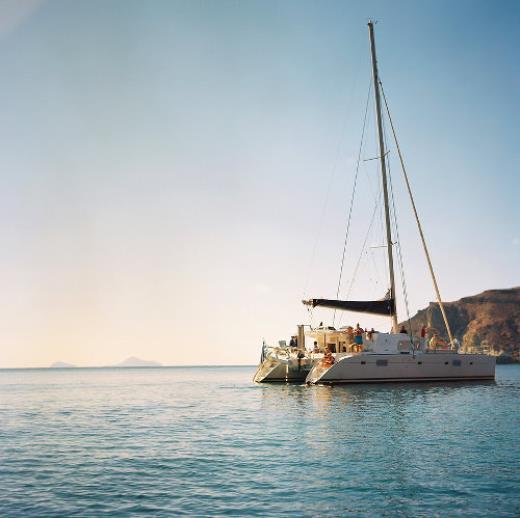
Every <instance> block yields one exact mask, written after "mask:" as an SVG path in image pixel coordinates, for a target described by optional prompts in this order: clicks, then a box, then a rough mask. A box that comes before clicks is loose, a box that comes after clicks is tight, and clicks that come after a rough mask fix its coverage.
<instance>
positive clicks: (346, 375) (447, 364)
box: [306, 351, 495, 384]
mask: <svg viewBox="0 0 520 518" xmlns="http://www.w3.org/2000/svg"><path fill="white" fill-rule="evenodd" d="M335 360H336V361H335V363H334V364H333V365H325V364H324V363H323V362H316V363H315V365H314V366H313V368H312V370H311V371H310V373H309V375H308V376H307V379H306V382H307V383H311V384H315V383H321V384H339V383H381V382H401V381H463V380H494V379H495V358H494V357H493V356H486V355H483V354H458V353H456V352H452V351H446V352H435V353H420V352H419V353H417V354H415V355H412V354H374V353H366V354H343V355H342V354H338V355H336V358H335Z"/></svg>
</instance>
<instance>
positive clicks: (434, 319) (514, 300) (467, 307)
mask: <svg viewBox="0 0 520 518" xmlns="http://www.w3.org/2000/svg"><path fill="white" fill-rule="evenodd" d="M444 306H445V309H446V314H447V316H448V321H449V323H450V326H451V329H452V332H453V334H454V336H455V337H456V338H457V339H458V340H459V342H460V343H461V344H462V350H463V351H465V352H486V353H490V354H496V355H503V356H506V357H511V358H513V359H515V360H517V361H519V360H520V287H517V288H511V289H509V290H488V291H484V292H483V293H480V294H479V295H474V296H472V297H464V298H462V299H460V300H457V301H455V302H445V303H444ZM403 324H404V325H405V326H406V327H407V328H408V327H409V325H408V322H403ZM423 325H426V326H428V327H434V328H436V329H438V330H439V332H440V334H441V335H442V336H444V337H446V338H447V332H446V329H445V326H444V323H443V320H442V314H441V312H440V309H439V305H438V304H437V303H434V302H430V305H429V306H428V307H427V308H426V309H423V310H420V311H419V312H418V313H417V314H416V315H415V316H414V317H413V318H412V319H411V327H412V332H413V334H414V335H417V334H418V333H419V330H420V329H421V327H422V326H423Z"/></svg>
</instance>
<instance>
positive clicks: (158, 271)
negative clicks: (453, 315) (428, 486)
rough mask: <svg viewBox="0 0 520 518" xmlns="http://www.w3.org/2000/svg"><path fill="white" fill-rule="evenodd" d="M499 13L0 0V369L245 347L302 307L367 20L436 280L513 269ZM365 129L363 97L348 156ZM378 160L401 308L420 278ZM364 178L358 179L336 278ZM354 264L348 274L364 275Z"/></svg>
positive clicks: (356, 103)
mask: <svg viewBox="0 0 520 518" xmlns="http://www.w3.org/2000/svg"><path fill="white" fill-rule="evenodd" d="M519 13H520V7H519V5H518V2H514V1H511V2H506V1H502V2H491V1H487V2H479V1H457V2H453V1H449V2H448V1H445V2H444V1H422V2H417V1H410V2H405V1H395V2H366V1H364V2H354V1H349V2H347V1H341V2H327V1H324V2H307V1H298V2H296V1H294V2H293V1H283V2H269V1H258V2H254V1H220V2H217V1H213V2H210V1H193V0H190V1H182V2H176V1H163V2H160V1H151V2H131V1H128V0H124V1H123V0H122V1H84V2H80V1H75V2H69V1H49V2H40V1H37V0H32V1H28V2H22V1H18V0H17V1H14V0H13V1H7V2H3V3H2V4H0V70H1V71H2V72H1V73H2V81H1V82H0V103H1V114H2V116H1V120H0V142H1V143H2V145H1V151H0V167H1V171H2V174H1V175H0V182H1V183H0V211H1V217H0V237H1V239H2V247H1V248H0V285H1V286H2V289H1V291H0V293H1V295H0V297H1V304H2V308H3V311H2V313H3V315H2V318H1V319H0V345H1V351H2V354H1V356H2V357H1V358H0V367H14V366H45V365H47V364H49V363H51V362H52V361H55V360H58V359H60V360H64V361H70V362H73V363H78V364H82V365H88V364H107V363H113V362H116V361H119V360H121V359H122V358H124V357H126V356H130V355H135V356H140V357H144V358H153V359H156V360H158V361H161V362H163V363H167V364H175V363H191V364H195V363H203V364H208V363H236V364H239V363H253V362H255V361H256V359H257V357H258V353H259V344H260V343H261V340H262V337H265V338H266V339H268V340H269V341H270V342H274V341H275V340H277V339H279V338H287V337H288V336H289V335H290V334H291V333H292V332H293V328H294V327H295V325H296V324H297V323H300V322H303V321H306V312H305V311H304V309H303V308H302V307H301V304H300V299H301V298H302V295H304V294H305V295H306V296H309V297H316V296H334V294H335V290H336V283H337V276H338V266H339V260H340V254H341V246H342V240H343V232H344V227H345V216H346V212H347V208H348V207H347V205H348V200H349V198H350V191H351V187H352V179H353V174H354V162H355V157H356V153H357V148H358V146H359V139H360V131H361V123H362V116H363V110H364V102H365V98H366V94H367V88H368V82H369V79H370V75H369V74H370V67H369V53H368V41H367V30H366V21H367V19H368V18H370V17H372V18H374V19H376V20H378V21H379V23H378V24H377V26H376V38H377V44H378V54H379V61H380V72H381V77H382V80H383V82H384V85H385V89H386V92H387V95H388V97H389V102H390V105H391V109H392V112H393V116H394V119H395V123H396V124H397V127H398V131H399V136H400V140H401V145H402V148H403V152H404V154H405V158H406V160H407V164H408V167H409V172H410V175H411V178H412V183H413V186H414V190H415V193H416V197H417V203H418V207H419V211H420V214H421V216H422V218H423V223H424V227H425V231H426V234H427V237H428V240H429V243H430V246H431V249H432V255H433V259H434V263H435V266H436V269H437V271H438V275H439V282H440V285H441V290H442V292H443V295H444V298H445V299H446V300H454V299H457V298H460V297H462V296H466V295H470V294H474V293H477V292H479V291H482V290H484V289H488V288H495V287H498V288H502V287H503V288H505V287H511V286H515V285H519V284H520V279H519V270H518V264H520V230H519V222H520V209H519V207H518V202H517V199H518V196H519V192H520V180H519V174H518V169H519V165H520V152H519V138H518V135H519V133H518V129H517V124H518V120H519V116H520V113H519V112H520V110H519V106H520V104H519V101H518V92H519V91H520V84H519V79H520V72H519V67H518V56H517V55H516V54H517V52H518V48H519V36H518V34H519V29H520V24H519V21H520V16H519ZM373 132H374V126H373V113H372V110H371V111H370V123H369V131H368V137H369V141H368V142H367V146H368V147H367V149H366V150H365V152H364V157H366V158H369V157H370V155H371V154H372V155H371V156H375V154H376V151H374V150H375V147H374V146H375V143H373V142H374V139H373ZM390 160H391V161H392V160H393V175H394V182H395V183H396V194H397V201H398V206H399V224H400V230H401V241H402V244H403V251H404V254H405V265H406V267H407V268H406V270H407V281H408V289H409V296H410V306H411V307H410V309H411V311H412V312H415V311H416V310H417V309H419V308H422V307H424V306H425V305H426V304H427V303H428V302H429V301H430V300H433V298H434V297H433V292H432V288H431V282H430V280H429V278H428V276H427V272H426V269H425V265H424V259H423V258H422V256H421V254H420V248H419V241H418V238H417V233H416V230H415V227H414V226H413V225H414V222H413V220H412V214H411V212H410V208H409V204H408V201H407V200H406V198H405V197H404V195H403V192H402V189H401V187H400V186H399V183H400V178H399V176H398V169H397V163H396V162H395V156H392V154H391V155H390ZM364 167H366V170H367V173H368V174H370V175H374V176H373V178H376V176H375V175H376V174H377V171H375V170H374V169H373V168H374V167H375V163H374V164H371V163H365V166H364ZM360 178H364V179H365V180H366V176H364V172H363V174H362V176H361V177H360ZM327 192H329V195H328V196H327ZM369 193H370V191H369V188H368V187H367V185H363V182H362V181H361V180H360V199H359V200H358V199H356V203H359V205H356V206H355V217H354V220H353V233H352V239H353V240H352V243H353V244H352V247H353V248H352V252H350V250H351V249H350V248H349V253H348V254H347V256H348V257H347V263H346V267H347V273H346V279H347V282H348V278H349V275H351V272H352V269H353V265H354V263H355V260H356V257H357V254H358V253H359V247H360V245H361V242H362V241H363V238H364V234H365V231H366V226H367V219H368V218H369V215H370V212H371V210H372V203H371V198H370V194H369ZM326 200H327V201H326ZM325 201H326V203H325ZM323 207H325V209H324V210H323ZM322 214H323V217H321V215H322ZM354 227H355V228H354ZM317 236H318V239H317ZM374 239H376V238H374ZM372 244H373V245H374V246H375V245H377V244H379V243H378V242H377V239H376V240H375V241H374V242H373V243H372ZM313 249H314V250H315V253H314V254H313V253H312V251H313ZM312 257H313V259H312ZM381 264H382V263H381ZM348 272H350V274H349V273H348ZM371 280H374V275H372V274H370V273H369V270H367V271H366V275H365V278H363V280H362V281H360V282H358V283H357V284H356V285H355V287H354V289H353V292H352V295H353V296H356V297H357V298H367V297H374V296H380V295H382V293H381V291H384V290H383V286H381V283H379V284H375V286H374V284H373V283H371V282H370V281H371ZM401 309H402V304H401ZM318 318H325V317H321V316H319V317H318ZM348 318H356V319H357V318H359V319H360V320H362V323H364V324H366V325H369V324H371V322H372V321H371V320H370V319H369V318H367V317H355V316H350V317H348ZM193 349H196V350H195V351H194V350H193Z"/></svg>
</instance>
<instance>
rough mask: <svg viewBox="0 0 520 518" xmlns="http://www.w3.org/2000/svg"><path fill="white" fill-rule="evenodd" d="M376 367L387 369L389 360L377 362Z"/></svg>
mask: <svg viewBox="0 0 520 518" xmlns="http://www.w3.org/2000/svg"><path fill="white" fill-rule="evenodd" d="M376 365H377V366H378V367H386V366H387V365H388V360H376Z"/></svg>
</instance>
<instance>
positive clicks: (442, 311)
mask: <svg viewBox="0 0 520 518" xmlns="http://www.w3.org/2000/svg"><path fill="white" fill-rule="evenodd" d="M380 86H381V92H382V94H383V99H384V102H385V107H386V112H387V113H388V120H389V122H390V126H391V128H392V134H393V136H394V141H395V145H396V148H397V154H398V155H399V161H400V162H401V170H402V172H403V176H404V180H405V183H406V188H407V190H408V195H409V196H410V202H411V204H412V209H413V212H414V215H415V221H416V222H417V228H418V229H419V234H420V236H421V241H422V245H423V249H424V254H425V255H426V261H427V262H428V268H429V269H430V274H431V277H432V281H433V286H434V288H435V294H436V296H437V302H438V303H439V308H440V310H441V313H442V318H443V320H444V325H445V326H446V331H448V336H449V339H450V344H451V347H452V348H455V342H454V338H453V334H452V332H451V328H450V324H449V322H448V317H447V316H446V311H445V310H444V304H443V303H442V298H441V293H440V290H439V285H438V284H437V278H436V276H435V272H434V271H433V265H432V261H431V258H430V253H429V251H428V246H427V244H426V238H425V237H424V233H423V229H422V225H421V221H420V220H419V214H418V213H417V208H416V206H415V200H414V197H413V194H412V188H411V186H410V181H409V179H408V173H407V172H406V167H405V165H404V159H403V155H402V154H401V148H400V146H399V141H398V140H397V134H396V131H395V128H394V123H393V121H392V116H391V115H390V109H389V108H388V103H387V101H386V95H385V91H384V89H383V85H382V83H381V82H380Z"/></svg>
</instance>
